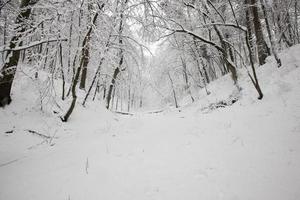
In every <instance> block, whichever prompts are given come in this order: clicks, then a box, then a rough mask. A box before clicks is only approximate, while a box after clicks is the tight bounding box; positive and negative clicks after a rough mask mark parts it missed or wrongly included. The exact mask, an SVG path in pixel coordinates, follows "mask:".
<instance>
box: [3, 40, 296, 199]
mask: <svg viewBox="0 0 300 200" xmlns="http://www.w3.org/2000/svg"><path fill="white" fill-rule="evenodd" d="M299 55H300V46H299V45H298V46H295V47H293V48H291V49H289V50H286V51H284V52H283V53H282V54H281V58H282V62H283V66H282V67H281V68H279V69H278V68H276V65H275V61H274V60H273V59H272V58H269V60H268V63H267V64H266V65H264V66H261V67H260V68H258V78H259V80H260V83H261V87H262V90H263V92H264V95H265V96H264V98H263V100H261V101H259V100H257V94H256V92H255V90H254V88H253V86H252V85H251V82H250V80H249V78H248V77H247V76H246V72H245V71H240V72H239V73H240V80H239V84H240V86H241V87H242V91H241V94H240V96H239V100H238V101H237V102H235V103H234V104H233V105H231V106H226V107H224V108H217V109H209V106H210V105H212V104H213V103H216V102H219V101H221V100H227V99H228V98H229V97H230V95H232V94H233V93H234V91H235V87H234V86H233V84H232V80H231V79H230V77H229V76H226V77H223V78H221V79H219V80H216V81H214V82H212V83H211V84H210V85H208V89H209V91H210V92H211V94H210V95H209V96H207V95H206V93H205V91H201V92H200V98H199V100H197V102H195V103H193V104H189V105H186V106H185V107H183V108H181V109H180V112H178V110H172V111H170V110H168V111H165V112H162V113H158V114H149V113H146V112H145V113H136V114H135V115H133V116H123V115H117V114H112V113H110V112H109V111H107V110H106V109H104V107H103V106H102V105H99V104H98V103H96V102H95V103H90V104H89V105H88V106H87V107H86V108H83V107H81V106H79V105H78V106H77V107H76V109H75V111H74V112H75V113H74V114H73V116H72V119H71V120H70V122H68V123H62V122H61V121H60V119H59V115H55V114H53V113H51V112H50V111H51V109H48V112H41V111H40V109H39V108H36V105H37V104H38V103H37V102H35V99H36V98H34V97H35V96H37V95H38V94H35V93H34V92H33V91H35V90H34V89H33V87H35V85H31V86H30V84H28V83H27V84H25V83H24V82H23V84H19V85H15V86H14V87H15V90H16V91H18V92H16V95H15V96H14V101H13V102H12V104H11V105H10V106H8V107H6V108H5V109H0V200H18V199H24V200H41V199H43V200H47V199H49V200H53V199H56V200H58V199H61V200H85V199H88V200H93V199H95V200H96V199H105V200H121V199H122V200H148V199H149V200H151V199H156V200H158V199H161V200H176V199H178V200H183V199H188V200H199V199H205V200H246V199H247V200H282V199H284V200H297V199H300V145H299V144H300V57H299ZM19 75H20V74H19ZM29 81H30V80H29ZM30 87H31V88H30ZM202 93H203V94H202ZM29 94H30V95H29Z"/></svg>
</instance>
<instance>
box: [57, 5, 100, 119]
mask: <svg viewBox="0 0 300 200" xmlns="http://www.w3.org/2000/svg"><path fill="white" fill-rule="evenodd" d="M104 5H105V4H102V5H101V8H100V9H102V8H103V7H104ZM97 16H98V13H96V14H95V16H94V18H93V24H94V23H95V22H96V19H97ZM93 24H92V25H91V26H90V27H89V30H88V31H87V33H86V35H85V37H84V39H83V42H82V48H83V49H82V52H81V57H80V58H81V60H80V64H79V66H78V67H77V70H76V74H75V76H74V79H73V83H72V86H71V93H72V102H71V105H70V107H69V109H68V111H67V112H66V114H65V115H64V116H63V117H61V120H62V121H63V122H67V121H68V119H69V117H70V116H71V114H72V112H73V110H74V108H75V105H76V101H77V94H76V87H77V84H78V82H79V78H80V72H81V70H82V69H83V67H84V66H87V65H88V62H89V51H87V50H86V48H85V47H86V46H87V43H88V42H89V40H90V36H91V32H92V29H93Z"/></svg>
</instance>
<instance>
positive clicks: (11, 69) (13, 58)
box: [0, 0, 37, 107]
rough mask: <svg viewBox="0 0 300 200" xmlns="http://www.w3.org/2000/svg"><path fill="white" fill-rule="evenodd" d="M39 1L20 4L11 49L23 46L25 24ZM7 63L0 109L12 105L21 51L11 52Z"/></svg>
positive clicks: (0, 78)
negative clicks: (12, 94) (12, 89)
mask: <svg viewBox="0 0 300 200" xmlns="http://www.w3.org/2000/svg"><path fill="white" fill-rule="evenodd" d="M35 3H37V1H30V0H22V1H21V4H20V13H19V15H18V16H17V18H16V21H15V24H16V25H17V28H16V33H15V35H14V36H13V37H12V39H11V40H10V43H9V48H10V49H14V48H15V47H17V46H18V45H19V46H22V41H19V40H20V39H21V37H22V33H23V32H25V31H26V29H27V26H26V25H25V23H23V22H24V21H25V20H27V19H28V18H29V16H30V13H31V6H33V5H34V4H35ZM5 57H6V59H5V60H6V62H5V63H4V66H3V68H2V69H1V71H0V73H1V74H2V75H1V76H0V107H4V106H5V105H8V104H10V102H11V100H12V99H11V88H12V83H13V80H14V77H15V74H16V70H17V65H18V62H19V58H20V50H9V51H7V54H6V56H5Z"/></svg>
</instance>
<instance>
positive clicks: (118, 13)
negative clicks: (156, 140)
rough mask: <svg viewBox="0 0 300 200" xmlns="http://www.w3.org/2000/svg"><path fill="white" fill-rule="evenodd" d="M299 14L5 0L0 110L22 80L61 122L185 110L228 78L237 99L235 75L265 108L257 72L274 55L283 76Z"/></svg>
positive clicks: (299, 38)
mask: <svg viewBox="0 0 300 200" xmlns="http://www.w3.org/2000/svg"><path fill="white" fill-rule="evenodd" d="M299 12H300V2H299V0H20V1H17V0H1V1H0V44H1V48H0V53H1V55H0V65H1V66H0V70H1V71H0V106H1V107H5V106H7V105H8V104H10V103H11V102H13V101H14V98H13V95H14V89H13V84H14V83H15V82H17V81H18V80H19V79H18V78H17V77H16V74H17V73H16V72H19V71H20V73H22V74H23V75H26V76H28V77H29V78H30V79H32V81H33V82H36V84H37V86H38V87H37V91H38V93H39V94H40V96H39V102H40V108H41V109H43V108H44V105H45V104H51V105H55V106H57V107H58V108H60V109H61V111H60V112H61V113H62V115H61V120H62V121H68V119H69V118H70V116H71V115H72V112H73V110H74V108H75V107H76V106H78V105H80V104H82V105H83V106H84V105H86V104H88V103H89V102H91V101H100V102H103V103H104V104H105V106H106V108H107V109H110V110H113V111H118V112H130V111H131V110H133V109H139V108H142V107H144V106H147V104H150V103H153V102H151V101H157V102H156V103H157V104H171V105H174V106H175V107H180V103H179V100H180V99H182V98H183V97H186V96H188V97H189V98H190V101H191V102H193V101H195V100H196V99H197V91H198V90H202V89H203V90H206V92H207V95H209V94H210V91H209V90H207V88H206V86H207V84H209V83H210V82H212V81H214V80H216V79H218V78H220V77H222V76H226V75H228V74H230V76H231V77H232V84H233V85H235V86H236V90H237V92H239V91H241V90H243V88H241V87H240V85H239V70H246V71H247V74H248V78H249V80H251V82H252V85H253V87H254V88H255V90H256V91H257V98H258V100H261V99H263V97H264V90H263V88H261V87H260V80H261V79H264V77H258V76H257V74H256V69H257V68H258V67H259V66H261V65H263V64H264V63H265V62H266V59H267V57H268V56H270V55H273V56H274V58H275V59H276V63H277V66H274V68H276V67H281V60H280V58H279V56H278V53H279V52H280V51H281V50H283V49H286V48H287V47H291V46H293V45H295V44H298V43H299V42H300V33H299V32H300V27H299V25H298V23H299V22H300V18H299ZM20 66H26V67H22V68H20ZM58 88H59V89H58ZM149 93H153V94H154V93H155V95H156V96H157V98H149ZM79 96H80V98H79ZM62 104H65V105H67V106H65V108H66V109H64V108H61V106H60V105H62ZM4 109H5V108H4Z"/></svg>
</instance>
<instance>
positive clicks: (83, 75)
mask: <svg viewBox="0 0 300 200" xmlns="http://www.w3.org/2000/svg"><path fill="white" fill-rule="evenodd" d="M97 17H98V13H96V14H95V16H94V18H93V23H92V24H91V27H90V30H92V27H93V25H94V24H95V22H96V20H97ZM91 33H92V31H90V32H89V34H88V35H87V36H86V37H85V38H84V40H85V46H84V47H83V51H84V55H85V57H84V60H85V61H84V62H83V65H82V73H81V79H80V85H79V88H80V89H83V90H84V89H85V83H86V76H87V66H88V64H89V61H90V40H91Z"/></svg>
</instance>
